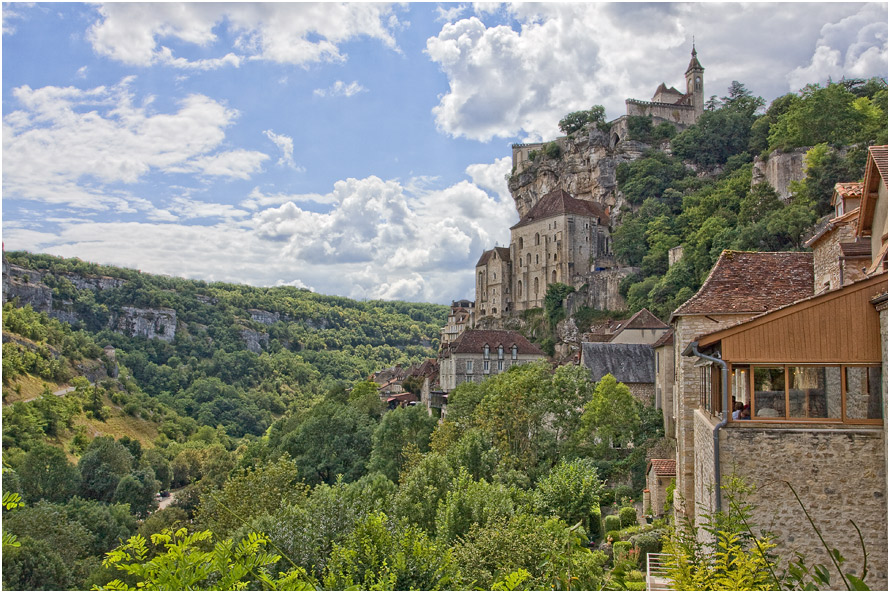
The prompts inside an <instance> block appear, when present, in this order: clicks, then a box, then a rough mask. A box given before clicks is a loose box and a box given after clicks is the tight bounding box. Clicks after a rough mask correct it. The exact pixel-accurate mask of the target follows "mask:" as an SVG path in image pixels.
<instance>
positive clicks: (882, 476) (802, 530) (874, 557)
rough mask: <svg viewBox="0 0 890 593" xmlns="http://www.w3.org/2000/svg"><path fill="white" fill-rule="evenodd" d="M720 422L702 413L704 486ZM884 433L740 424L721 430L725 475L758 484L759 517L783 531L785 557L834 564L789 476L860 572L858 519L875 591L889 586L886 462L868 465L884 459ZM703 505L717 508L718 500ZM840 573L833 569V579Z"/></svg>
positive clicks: (830, 537)
mask: <svg viewBox="0 0 890 593" xmlns="http://www.w3.org/2000/svg"><path fill="white" fill-rule="evenodd" d="M715 423H716V420H715V419H709V418H708V417H707V415H705V414H702V413H701V412H699V413H698V417H697V426H696V429H697V430H696V438H698V437H699V434H700V433H701V435H702V439H701V443H699V445H700V447H701V449H700V450H699V451H697V455H696V466H697V468H699V469H700V471H702V472H703V474H702V476H701V478H700V483H701V484H702V485H704V484H706V483H709V484H713V441H712V439H711V438H710V432H711V429H712V428H713V425H714V424H715ZM699 428H701V430H700V431H699V430H698V429H699ZM882 433H883V430H882V428H880V427H875V428H858V429H850V428H845V429H837V428H833V427H817V426H814V427H811V428H807V429H800V428H787V429H783V428H777V427H762V426H761V427H758V426H757V425H756V423H752V424H751V425H744V426H739V425H738V424H735V425H734V426H731V427H727V428H724V429H722V430H721V431H720V463H721V473H722V474H723V475H724V476H726V475H729V474H730V473H735V474H736V475H739V476H744V477H745V479H746V480H747V481H748V482H750V483H752V484H753V485H754V486H755V487H756V491H755V493H754V495H753V496H752V497H751V498H750V499H749V502H751V503H753V504H754V505H755V506H756V511H755V514H754V517H753V520H754V522H755V524H756V525H757V526H758V527H759V528H760V529H763V530H769V531H771V532H772V533H774V534H775V535H776V536H777V538H778V539H779V541H780V542H781V546H780V547H779V548H776V550H775V552H776V553H778V554H779V555H780V556H781V557H783V558H784V559H786V560H789V559H794V558H795V555H796V553H801V554H803V555H804V556H805V557H806V559H807V563H808V564H812V563H816V562H818V563H820V564H824V565H826V566H831V559H830V558H829V556H828V555H827V553H826V551H825V549H824V548H823V547H822V545H821V543H820V542H819V539H818V537H816V534H815V533H814V532H813V528H812V526H811V525H810V524H809V521H808V520H807V518H806V515H805V514H804V511H803V509H801V507H800V505H799V504H798V502H797V500H796V499H795V497H794V494H793V493H792V492H791V489H790V488H789V487H788V485H787V484H786V483H785V482H786V481H787V482H789V483H791V485H792V486H793V487H794V489H795V491H797V494H798V496H800V499H801V501H802V502H803V504H804V506H805V507H806V510H807V512H808V513H809V514H810V516H811V517H813V519H814V521H815V522H816V525H817V526H818V527H819V530H820V531H821V532H822V536H823V537H824V539H825V541H827V542H828V543H829V545H830V546H831V547H832V548H837V549H838V550H839V551H840V552H841V554H843V556H844V558H846V559H847V564H846V565H845V567H846V569H847V570H849V571H853V572H858V569H854V568H853V567H861V566H862V550H861V547H860V544H859V538H858V535H857V534H856V530H855V529H854V527H853V526H852V525H851V523H850V521H851V520H852V521H855V522H856V525H857V526H858V527H859V529H860V530H861V531H862V536H863V539H864V541H865V547H866V550H867V551H868V553H869V575H868V577H867V578H866V583H867V584H869V585H870V586H871V588H872V589H873V590H878V591H880V590H884V591H886V590H887V554H886V551H887V485H886V484H887V474H886V467H885V466H883V465H881V464H876V463H863V460H869V459H879V458H884V457H885V447H884V439H883V436H882ZM705 437H707V438H705ZM705 441H708V442H707V443H706V442H705ZM708 447H710V456H709V449H708ZM851 468H856V470H855V471H851ZM708 471H710V476H708V475H707V472H708ZM708 477H710V480H708ZM704 502H705V503H706V504H708V505H713V504H714V500H713V497H709V498H705V499H704ZM724 507H725V499H724ZM833 572H834V571H832V573H833ZM836 576H837V575H836V574H832V578H833V579H834V578H836ZM834 587H835V588H842V583H840V582H838V581H834Z"/></svg>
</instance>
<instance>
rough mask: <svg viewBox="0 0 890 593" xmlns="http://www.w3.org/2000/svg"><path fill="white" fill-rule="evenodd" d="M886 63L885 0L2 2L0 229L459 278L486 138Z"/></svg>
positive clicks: (483, 188) (451, 291)
mask: <svg viewBox="0 0 890 593" xmlns="http://www.w3.org/2000/svg"><path fill="white" fill-rule="evenodd" d="M693 35H694V36H695V43H696V47H697V49H698V56H699V59H700V61H701V63H702V64H703V66H704V67H705V93H706V95H712V94H715V95H718V96H720V95H722V94H724V92H725V90H726V88H727V87H728V86H729V84H730V83H731V82H732V81H733V80H739V81H741V82H743V83H744V84H745V85H746V86H747V87H748V88H749V89H750V90H751V91H752V92H753V93H754V94H756V95H761V96H763V97H764V98H765V99H766V100H767V101H770V100H772V99H773V98H775V97H777V96H779V95H781V94H784V93H787V92H789V91H796V90H798V89H799V88H801V87H802V86H803V85H805V84H807V83H810V82H820V81H821V82H824V81H825V80H826V79H827V78H828V77H829V76H830V77H832V78H833V79H839V78H840V77H841V76H847V77H866V76H873V75H880V76H887V63H888V57H887V4H886V3H856V4H854V3H837V4H831V3H815V4H805V3H789V4H775V3H755V4H711V3H708V4H674V3H655V4H646V3H628V4H621V3H619V4H608V3H584V4H581V3H571V4H562V3H545V4H516V5H513V4H493V3H482V4H435V3H408V4H368V3H356V4H332V3H323V4H308V3H304V4H285V3H273V4H256V3H252V4H231V3H227V4H209V3H196V4H181V3H158V4H119V3H111V4H90V5H87V4H75V3H64V4H18V3H12V4H6V5H4V7H3V54H2V55H3V241H4V243H5V246H6V249H8V250H17V249H27V250H29V251H35V252H46V253H53V254H57V255H62V256H66V257H80V258H82V259H85V260H88V261H94V262H99V263H106V264H113V265H120V266H126V267H131V268H136V269H141V270H143V271H146V272H152V273H162V274H170V275H176V276H185V277H190V278H200V279H204V280H220V281H227V282H240V283H245V284H252V285H257V286H274V285H281V284H290V285H296V286H304V287H309V288H311V289H313V290H315V291H318V292H321V293H326V294H339V295H344V296H350V297H353V298H388V299H393V298H399V299H405V300H421V301H431V302H440V303H447V302H450V301H451V300H452V299H457V298H464V297H468V296H472V291H473V288H472V287H473V265H474V264H475V262H476V260H477V259H478V257H479V255H480V254H481V252H482V250H483V249H486V248H490V247H492V246H494V245H495V244H496V243H499V244H500V245H506V244H507V243H508V241H509V231H508V228H509V226H510V225H512V224H513V223H515V222H516V220H517V219H518V216H517V214H516V209H515V207H514V205H513V201H512V199H511V198H510V195H509V192H508V190H507V187H506V182H505V180H504V176H505V175H506V174H507V173H509V171H510V167H511V162H510V144H512V143H514V142H526V141H539V140H542V139H543V140H546V139H549V138H552V137H555V136H556V135H558V133H559V132H558V129H557V122H558V121H559V119H560V118H561V117H562V116H563V115H565V114H566V113H568V112H570V111H574V110H578V109H586V108H589V107H590V106H591V105H593V104H602V105H604V106H605V107H606V114H607V117H608V118H609V119H613V118H615V117H618V116H620V115H621V114H622V113H623V111H624V99H626V98H628V97H634V98H642V99H647V98H649V97H651V95H652V93H653V92H654V90H655V88H656V87H657V86H658V84H659V83H661V82H666V83H667V84H668V86H678V87H680V86H681V85H682V81H683V72H684V70H685V68H686V65H687V64H688V61H689V52H690V49H691V44H692V37H693Z"/></svg>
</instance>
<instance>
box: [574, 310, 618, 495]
mask: <svg viewBox="0 0 890 593" xmlns="http://www.w3.org/2000/svg"><path fill="white" fill-rule="evenodd" d="M579 327H580V326H579ZM613 502H615V491H614V490H609V489H608V488H607V489H605V490H603V492H602V494H600V504H601V505H602V506H604V507H605V506H609V505H611V504H612V503H613Z"/></svg>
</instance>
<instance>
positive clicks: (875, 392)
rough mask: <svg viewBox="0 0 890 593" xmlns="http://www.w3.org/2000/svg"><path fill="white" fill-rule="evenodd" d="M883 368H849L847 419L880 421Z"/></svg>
mask: <svg viewBox="0 0 890 593" xmlns="http://www.w3.org/2000/svg"><path fill="white" fill-rule="evenodd" d="M882 416H883V414H882V413H881V367H847V418H850V419H851V420H880V419H881V417H882Z"/></svg>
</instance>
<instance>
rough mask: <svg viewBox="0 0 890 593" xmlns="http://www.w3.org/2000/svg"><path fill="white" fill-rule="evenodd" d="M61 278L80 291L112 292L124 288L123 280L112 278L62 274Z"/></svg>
mask: <svg viewBox="0 0 890 593" xmlns="http://www.w3.org/2000/svg"><path fill="white" fill-rule="evenodd" d="M60 277H62V278H65V279H67V280H68V281H69V282H71V284H73V285H74V286H75V288H77V289H78V290H92V291H100V290H111V289H112V288H119V287H121V286H123V284H124V280H123V279H122V278H112V277H111V276H81V275H80V274H61V275H60Z"/></svg>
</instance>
